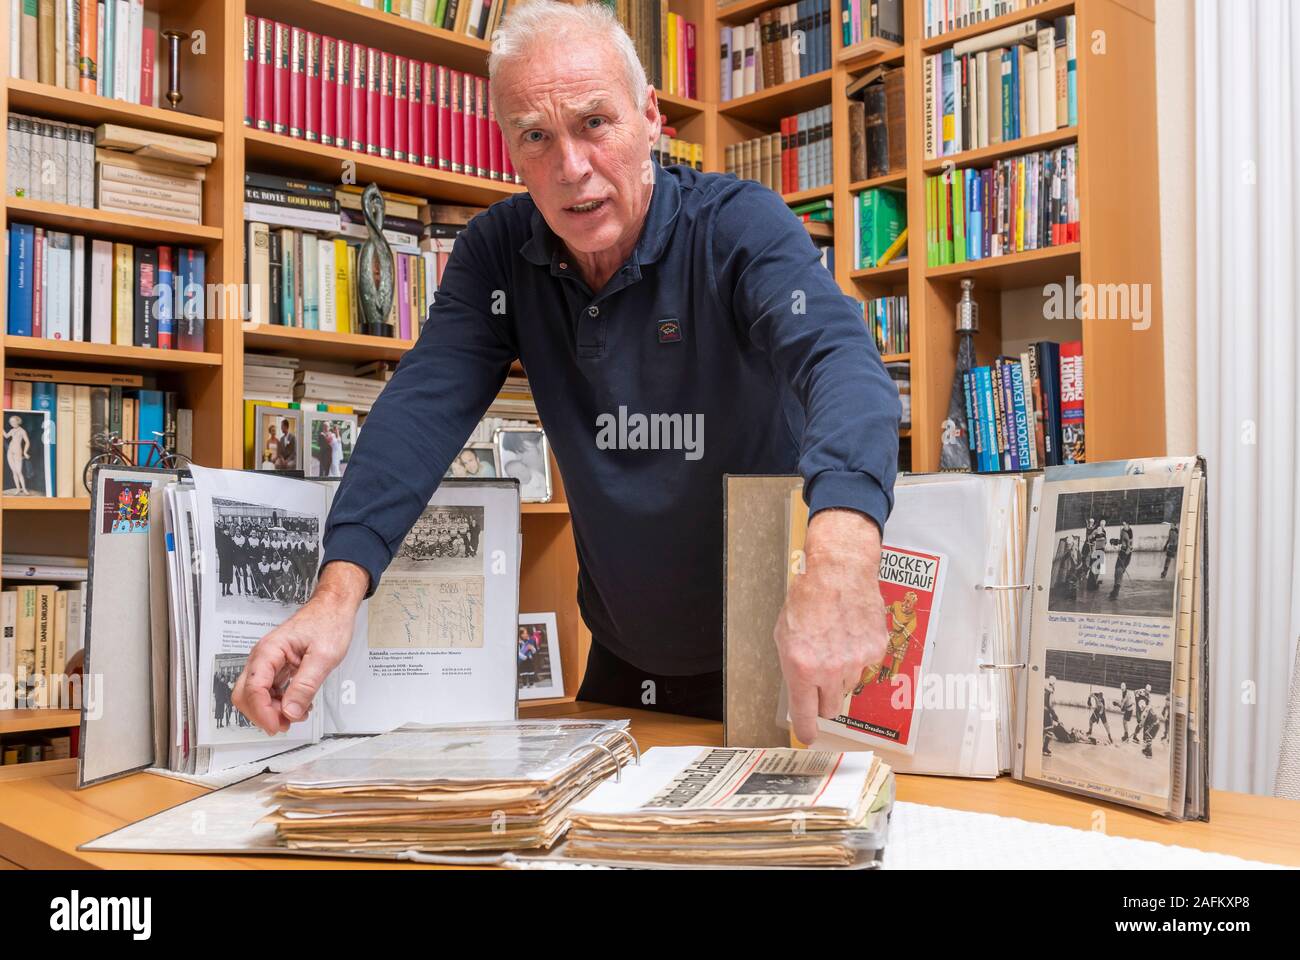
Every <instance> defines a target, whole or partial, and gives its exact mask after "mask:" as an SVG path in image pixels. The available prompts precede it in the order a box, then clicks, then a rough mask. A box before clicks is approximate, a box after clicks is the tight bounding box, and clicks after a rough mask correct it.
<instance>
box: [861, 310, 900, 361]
mask: <svg viewBox="0 0 1300 960" xmlns="http://www.w3.org/2000/svg"><path fill="white" fill-rule="evenodd" d="M862 318H863V320H864V321H865V322H866V324H867V327H868V329H870V330H871V335H872V338H873V339H874V340H875V341H876V349H877V350H879V351H880V352H881V353H882V354H889V353H907V352H908V351H909V350H911V349H912V346H911V335H910V333H909V330H908V314H907V297H906V296H902V297H875V298H872V299H869V300H863V301H862Z"/></svg>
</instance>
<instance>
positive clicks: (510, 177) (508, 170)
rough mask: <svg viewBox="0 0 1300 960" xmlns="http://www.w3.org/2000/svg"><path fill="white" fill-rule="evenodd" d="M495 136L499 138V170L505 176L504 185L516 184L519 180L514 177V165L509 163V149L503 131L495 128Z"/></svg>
mask: <svg viewBox="0 0 1300 960" xmlns="http://www.w3.org/2000/svg"><path fill="white" fill-rule="evenodd" d="M497 135H498V136H499V137H500V138H501V170H502V172H503V173H504V174H505V181H506V183H518V182H519V178H518V177H517V176H515V165H514V164H513V163H511V162H510V147H509V146H508V145H507V144H506V135H505V131H504V130H502V129H501V128H500V127H497Z"/></svg>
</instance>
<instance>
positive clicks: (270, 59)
mask: <svg viewBox="0 0 1300 960" xmlns="http://www.w3.org/2000/svg"><path fill="white" fill-rule="evenodd" d="M243 39H244V125H245V126H249V127H255V128H256V129H258V130H269V131H271V132H272V133H279V134H284V135H285V136H289V137H294V138H296V139H300V140H305V141H307V142H309V143H320V144H323V145H325V146H332V147H339V148H341V149H345V150H353V151H356V152H358V153H366V154H370V155H372V156H377V157H382V158H384V159H393V160H400V161H403V162H406V163H413V164H416V165H418V166H423V167H431V168H436V169H439V170H449V171H451V172H453V173H463V174H465V175H466V176H477V177H484V178H488V179H491V180H500V181H504V182H510V183H521V182H522V180H521V179H520V178H519V176H518V175H517V174H516V173H515V170H514V167H513V166H512V165H511V163H510V155H509V152H508V151H507V150H506V149H505V141H504V139H503V135H502V133H501V128H500V127H499V126H498V125H497V122H496V115H495V113H494V112H493V110H492V104H491V100H490V98H489V96H488V92H489V85H488V80H487V78H486V77H480V76H476V75H474V74H470V73H465V72H463V71H460V70H453V69H451V68H450V67H445V66H440V65H438V64H434V63H428V62H423V61H420V60H416V59H412V58H409V57H404V56H400V55H398V54H393V53H389V52H387V51H384V50H378V49H375V48H374V47H368V46H366V45H365V44H362V43H353V42H350V41H348V40H341V39H338V38H336V37H327V36H323V35H321V34H318V33H315V32H313V31H311V30H305V29H303V28H302V27H295V26H291V25H289V24H285V23H279V22H277V21H273V20H268V19H266V18H265V17H254V16H245V17H244V37H243Z"/></svg>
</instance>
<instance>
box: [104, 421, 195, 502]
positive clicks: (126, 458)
mask: <svg viewBox="0 0 1300 960" xmlns="http://www.w3.org/2000/svg"><path fill="white" fill-rule="evenodd" d="M151 432H152V433H153V435H154V438H155V439H153V440H123V439H122V438H121V437H119V436H118V435H117V434H115V433H97V434H95V436H93V437H92V438H91V448H92V449H98V450H101V451H102V452H101V453H97V454H95V455H94V456H93V457H91V458H90V460H89V461H87V463H86V469H85V470H84V471H83V472H82V475H81V482H82V484H83V485H84V486H85V488H86V492H87V493H90V494H92V495H93V494H94V492H95V490H94V477H95V468H96V467H99V466H104V467H158V468H162V469H175V468H177V467H188V466H189V465H190V458H189V457H187V456H184V455H183V454H179V453H172V452H170V451H169V450H168V447H169V446H170V445H171V444H172V443H174V442H175V440H176V435H175V434H174V433H159V432H158V431H157V430H154V431H151Z"/></svg>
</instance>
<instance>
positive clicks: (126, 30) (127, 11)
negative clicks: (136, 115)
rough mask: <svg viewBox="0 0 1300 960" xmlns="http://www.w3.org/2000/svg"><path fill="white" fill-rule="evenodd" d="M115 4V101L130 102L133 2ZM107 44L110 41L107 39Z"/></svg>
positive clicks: (126, 0) (113, 1)
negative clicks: (129, 77)
mask: <svg viewBox="0 0 1300 960" xmlns="http://www.w3.org/2000/svg"><path fill="white" fill-rule="evenodd" d="M112 3H113V38H112V41H111V42H112V44H113V99H114V100H129V99H130V98H131V92H130V91H131V87H130V81H129V79H128V76H129V70H130V67H129V64H130V58H131V54H130V47H131V0H112ZM104 42H105V43H108V42H109V40H108V39H107V38H105V41H104Z"/></svg>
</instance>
